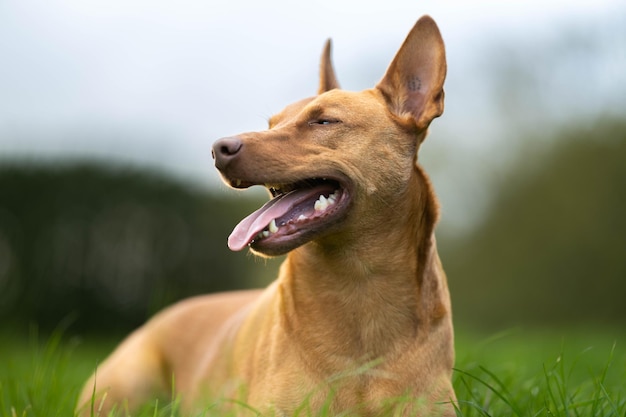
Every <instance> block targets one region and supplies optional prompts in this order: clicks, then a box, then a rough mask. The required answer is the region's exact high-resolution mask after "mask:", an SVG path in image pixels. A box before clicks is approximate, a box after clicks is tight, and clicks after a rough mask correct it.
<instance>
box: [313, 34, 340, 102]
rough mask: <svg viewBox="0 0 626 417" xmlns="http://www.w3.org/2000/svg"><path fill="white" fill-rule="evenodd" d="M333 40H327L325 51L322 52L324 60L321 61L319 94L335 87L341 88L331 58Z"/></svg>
mask: <svg viewBox="0 0 626 417" xmlns="http://www.w3.org/2000/svg"><path fill="white" fill-rule="evenodd" d="M330 52H331V41H330V39H328V40H326V44H324V51H323V52H322V60H321V62H320V86H319V89H318V90H317V94H322V93H325V92H326V91H330V90H332V89H334V88H339V83H338V82H337V77H335V70H334V69H333V62H332V60H331V58H330Z"/></svg>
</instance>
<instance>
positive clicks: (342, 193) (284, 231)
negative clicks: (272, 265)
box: [228, 178, 351, 256]
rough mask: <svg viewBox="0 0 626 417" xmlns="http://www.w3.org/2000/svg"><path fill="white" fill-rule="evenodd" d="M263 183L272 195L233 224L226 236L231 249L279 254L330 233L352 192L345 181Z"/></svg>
mask: <svg viewBox="0 0 626 417" xmlns="http://www.w3.org/2000/svg"><path fill="white" fill-rule="evenodd" d="M265 186H266V187H267V188H268V190H269V191H270V194H271V195H272V197H273V198H272V199H271V200H270V201H268V202H267V203H266V204H265V205H264V206H263V207H261V208H260V209H258V210H257V211H255V212H254V213H252V214H250V215H249V216H248V217H246V218H245V219H243V220H242V221H241V222H240V223H239V224H238V225H237V226H236V227H235V229H234V230H233V232H232V233H231V235H230V237H229V239H228V246H229V247H230V249H231V250H234V251H239V250H242V249H244V248H245V247H246V246H249V247H250V248H251V249H252V250H253V251H254V252H256V253H258V254H262V255H266V256H277V255H281V254H284V253H287V252H289V251H291V250H293V249H295V248H297V247H299V246H301V245H303V244H304V243H306V242H308V241H310V240H312V239H315V238H317V237H320V236H323V235H324V234H326V233H330V232H331V231H332V229H333V228H334V227H335V226H336V225H337V224H338V223H340V222H341V221H342V220H343V219H345V217H346V216H347V215H348V211H349V206H350V202H351V192H350V191H349V189H350V187H349V186H348V185H347V184H346V182H345V181H337V180H328V179H326V178H324V179H311V180H306V181H300V182H297V183H295V184H289V185H286V184H285V185H283V184H273V185H270V184H265Z"/></svg>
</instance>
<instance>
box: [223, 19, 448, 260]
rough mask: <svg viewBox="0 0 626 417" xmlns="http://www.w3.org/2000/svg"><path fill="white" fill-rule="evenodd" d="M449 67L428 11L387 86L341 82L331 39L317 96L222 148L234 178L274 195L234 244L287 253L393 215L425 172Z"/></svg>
mask: <svg viewBox="0 0 626 417" xmlns="http://www.w3.org/2000/svg"><path fill="white" fill-rule="evenodd" d="M445 74H446V61H445V52H444V45H443V40H442V38H441V35H440V33H439V29H438V28H437V25H436V24H435V22H434V21H433V20H432V19H431V18H430V17H428V16H424V17H422V18H421V19H419V20H418V21H417V23H416V24H415V26H414V27H413V29H412V30H411V32H410V33H409V35H408V37H407V39H406V40H405V42H404V44H403V45H402V47H401V48H400V50H399V51H398V53H397V54H396V56H395V58H394V59H393V61H392V62H391V64H390V66H389V68H388V69H387V72H386V73H385V75H384V77H383V78H382V80H381V81H380V82H379V83H378V85H377V86H376V87H375V88H373V89H369V90H365V91H362V92H348V91H344V90H341V89H339V85H338V83H337V81H336V77H335V73H334V70H333V67H332V64H331V60H330V41H329V42H327V44H326V47H325V49H324V53H323V55H322V62H321V77H320V87H319V91H318V95H317V96H315V97H311V98H307V99H304V100H301V101H298V102H296V103H293V104H291V105H289V106H287V107H286V108H285V109H284V110H283V111H281V112H280V113H278V114H276V115H274V116H273V117H272V118H271V119H270V122H269V129H268V130H265V131H262V132H253V133H244V134H240V135H238V136H234V137H229V138H223V139H220V140H218V141H217V142H215V144H214V145H213V156H214V158H215V166H216V167H217V169H218V170H219V171H220V173H221V175H222V178H223V179H224V181H225V182H226V183H227V184H228V185H230V186H231V187H234V188H248V187H250V186H253V185H263V186H265V187H266V188H267V189H268V190H269V192H270V194H271V196H272V198H271V200H270V201H269V202H267V203H266V204H265V205H264V206H263V207H262V208H260V209H259V210H257V211H255V212H254V213H252V214H251V215H249V216H248V217H247V218H245V219H244V220H243V221H241V223H239V225H237V226H236V227H235V229H234V230H233V232H232V234H231V236H230V237H229V240H228V244H229V247H230V248H231V249H232V250H241V249H243V248H245V247H246V246H250V247H251V248H252V249H253V250H254V251H256V252H258V253H262V254H265V255H279V254H283V253H286V252H288V251H290V250H292V249H295V248H296V247H298V246H300V245H302V244H304V243H306V242H309V241H312V240H317V241H321V240H323V239H332V237H333V235H338V234H341V233H355V230H356V226H357V225H358V226H359V230H362V229H363V228H364V227H365V228H367V227H368V226H367V224H366V223H368V222H369V223H375V222H376V221H384V216H388V215H389V214H388V212H389V210H390V208H391V209H393V208H394V205H395V204H396V202H397V201H398V200H399V199H400V198H401V196H404V195H405V193H406V192H407V188H408V187H409V184H410V183H411V177H412V176H415V175H416V168H415V159H416V155H417V150H418V148H419V145H420V143H421V142H422V140H423V139H424V138H425V136H426V133H427V129H428V126H429V124H430V122H431V121H432V120H433V119H434V118H435V117H438V116H439V115H441V114H442V112H443V97H444V93H443V83H444V79H445ZM372 213H373V214H372ZM373 226H375V227H384V224H373ZM369 227H370V228H371V227H372V226H369ZM351 229H352V230H351Z"/></svg>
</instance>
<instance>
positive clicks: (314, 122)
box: [309, 119, 341, 126]
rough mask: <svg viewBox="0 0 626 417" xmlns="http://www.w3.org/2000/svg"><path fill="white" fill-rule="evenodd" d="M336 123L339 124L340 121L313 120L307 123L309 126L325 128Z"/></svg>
mask: <svg viewBox="0 0 626 417" xmlns="http://www.w3.org/2000/svg"><path fill="white" fill-rule="evenodd" d="M336 123H341V120H338V119H315V120H311V121H310V122H309V126H315V125H317V126H327V125H332V124H336Z"/></svg>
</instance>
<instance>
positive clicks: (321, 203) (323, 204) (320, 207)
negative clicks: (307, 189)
mask: <svg viewBox="0 0 626 417" xmlns="http://www.w3.org/2000/svg"><path fill="white" fill-rule="evenodd" d="M313 208H314V209H315V211H324V210H326V208H328V200H327V199H326V197H324V196H323V195H321V196H320V198H319V199H318V200H317V201H316V202H315V205H314V206H313Z"/></svg>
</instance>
